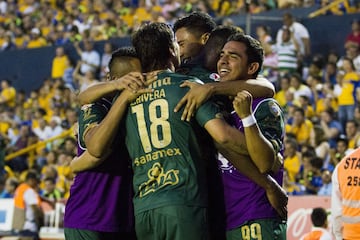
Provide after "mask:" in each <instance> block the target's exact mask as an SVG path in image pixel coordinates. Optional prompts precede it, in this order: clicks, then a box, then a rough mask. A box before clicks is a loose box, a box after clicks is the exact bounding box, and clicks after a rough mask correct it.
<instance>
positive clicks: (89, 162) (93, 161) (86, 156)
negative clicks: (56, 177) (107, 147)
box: [70, 151, 110, 173]
mask: <svg viewBox="0 0 360 240" xmlns="http://www.w3.org/2000/svg"><path fill="white" fill-rule="evenodd" d="M109 153H110V152H109ZM107 156H108V155H106V154H104V155H103V156H101V157H100V158H96V157H94V156H92V155H91V154H90V153H89V152H88V151H85V152H83V153H82V154H81V155H80V156H77V157H74V158H73V160H72V161H71V162H70V168H71V171H72V172H73V173H78V172H82V171H86V170H89V169H92V168H94V167H97V166H99V165H100V164H101V163H102V162H103V161H104V160H105V159H106V158H107Z"/></svg>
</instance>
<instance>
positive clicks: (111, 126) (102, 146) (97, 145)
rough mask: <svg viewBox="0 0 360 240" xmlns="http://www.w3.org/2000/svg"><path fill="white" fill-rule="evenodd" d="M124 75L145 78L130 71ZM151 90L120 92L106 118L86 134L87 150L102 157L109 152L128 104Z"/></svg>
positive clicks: (97, 156) (95, 155)
mask: <svg viewBox="0 0 360 240" xmlns="http://www.w3.org/2000/svg"><path fill="white" fill-rule="evenodd" d="M134 74H135V75H134ZM124 77H131V78H132V77H137V78H143V76H142V74H141V73H130V74H127V75H125V76H124ZM147 84H148V83H147ZM151 91H152V89H148V88H146V89H141V90H139V91H137V92H131V91H128V90H125V91H123V92H122V93H121V94H120V96H119V97H118V98H117V99H116V100H115V102H114V104H113V106H112V107H111V109H110V111H109V112H108V113H107V114H106V116H105V118H104V119H103V120H102V121H101V122H100V123H99V124H97V125H96V126H94V127H92V128H90V129H89V130H88V131H87V132H86V135H85V136H84V140H85V144H86V147H87V150H88V151H89V153H90V154H91V155H92V156H94V157H96V158H101V156H102V155H104V154H107V151H108V149H109V146H111V144H112V142H113V140H114V138H115V135H116V133H117V132H118V129H119V125H120V120H121V119H122V117H123V116H124V114H125V113H126V111H127V106H128V104H129V103H130V102H131V101H132V100H133V99H135V98H136V97H137V96H139V95H140V94H142V93H148V92H151Z"/></svg>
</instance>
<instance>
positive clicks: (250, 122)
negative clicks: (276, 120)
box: [241, 114, 256, 127]
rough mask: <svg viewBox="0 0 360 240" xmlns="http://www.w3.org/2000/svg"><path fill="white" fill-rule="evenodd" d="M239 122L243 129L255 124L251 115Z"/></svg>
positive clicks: (254, 119)
mask: <svg viewBox="0 0 360 240" xmlns="http://www.w3.org/2000/svg"><path fill="white" fill-rule="evenodd" d="M241 121H242V124H243V126H244V127H250V126H252V125H254V124H256V118H255V117H254V115H252V114H250V115H249V116H247V117H246V118H243V119H241Z"/></svg>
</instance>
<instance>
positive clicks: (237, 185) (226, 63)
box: [217, 34, 286, 240]
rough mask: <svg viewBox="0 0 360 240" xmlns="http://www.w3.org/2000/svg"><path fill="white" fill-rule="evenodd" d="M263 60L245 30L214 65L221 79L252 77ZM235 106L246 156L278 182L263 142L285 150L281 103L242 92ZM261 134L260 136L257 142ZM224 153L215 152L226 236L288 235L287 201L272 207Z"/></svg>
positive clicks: (235, 119) (278, 175)
mask: <svg viewBox="0 0 360 240" xmlns="http://www.w3.org/2000/svg"><path fill="white" fill-rule="evenodd" d="M262 60H263V49H262V47H261V45H260V43H259V42H258V41H257V40H255V39H254V38H252V37H251V36H249V35H244V34H236V35H233V36H231V37H230V38H229V39H228V42H227V43H226V44H225V45H224V47H223V50H222V51H221V54H220V59H219V61H218V64H217V65H218V73H219V75H220V79H221V81H233V80H236V79H250V78H251V79H254V78H256V77H257V75H258V73H259V71H260V69H261V65H262ZM233 107H234V110H235V112H232V120H233V122H234V125H235V126H236V127H237V128H238V129H239V130H240V131H243V132H244V134H245V139H246V143H247V150H248V153H249V157H250V159H251V160H252V161H253V162H254V163H255V165H256V166H257V168H258V169H259V170H260V172H261V173H263V174H269V176H271V177H272V178H273V179H275V180H276V182H277V183H278V184H279V185H280V186H281V185H282V174H283V165H281V166H278V164H279V163H278V161H277V159H276V158H273V157H272V156H271V155H272V152H269V150H268V148H265V147H264V146H267V145H268V144H271V145H272V146H273V149H274V151H275V152H276V153H277V152H279V151H282V150H283V136H284V133H285V132H284V117H283V114H282V112H281V108H280V106H279V105H278V104H277V102H276V101H275V100H274V99H272V98H267V99H264V98H260V99H253V97H252V96H251V94H250V93H249V92H247V91H241V92H239V93H238V94H237V96H236V97H235V99H234V101H233ZM259 137H260V138H262V139H263V140H264V141H263V142H260V141H258V140H259ZM256 139H258V140H256ZM224 155H225V156H221V155H220V157H219V167H220V169H221V171H222V172H223V184H224V191H225V194H224V195H225V206H226V215H227V239H228V240H231V239H269V240H270V239H286V221H285V219H286V215H285V213H286V201H285V202H282V204H283V205H284V206H283V214H281V212H280V213H279V211H277V210H276V209H275V208H273V207H272V204H271V202H270V201H271V199H269V198H268V197H267V192H266V190H265V189H264V188H263V187H261V186H260V185H259V184H257V183H256V182H255V181H253V180H250V179H248V178H247V177H246V176H245V175H244V174H241V173H240V172H239V171H238V169H240V168H241V167H242V166H239V165H238V164H237V165H236V166H234V165H233V164H232V163H231V162H229V161H230V160H229V161H228V160H227V157H229V156H230V157H231V155H228V154H224ZM244 157H245V156H244ZM275 165H276V167H275ZM284 200H286V199H284Z"/></svg>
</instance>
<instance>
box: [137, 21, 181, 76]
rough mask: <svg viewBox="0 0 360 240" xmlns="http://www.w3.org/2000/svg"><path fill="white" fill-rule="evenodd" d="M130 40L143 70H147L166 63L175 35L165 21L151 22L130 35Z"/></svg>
mask: <svg viewBox="0 0 360 240" xmlns="http://www.w3.org/2000/svg"><path fill="white" fill-rule="evenodd" d="M131 42H132V44H133V46H134V47H135V50H136V52H137V53H138V55H139V59H140V62H141V67H142V70H143V72H149V71H153V70H160V69H163V68H165V67H166V66H167V65H168V63H169V59H170V58H172V55H171V52H170V49H173V48H174V42H175V35H174V32H173V30H172V29H171V28H170V27H169V26H168V25H167V24H166V23H160V22H152V23H149V24H144V25H142V26H141V27H140V28H139V29H138V30H137V31H136V32H135V33H134V34H133V35H132V38H131Z"/></svg>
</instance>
